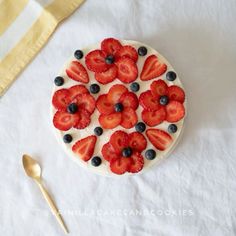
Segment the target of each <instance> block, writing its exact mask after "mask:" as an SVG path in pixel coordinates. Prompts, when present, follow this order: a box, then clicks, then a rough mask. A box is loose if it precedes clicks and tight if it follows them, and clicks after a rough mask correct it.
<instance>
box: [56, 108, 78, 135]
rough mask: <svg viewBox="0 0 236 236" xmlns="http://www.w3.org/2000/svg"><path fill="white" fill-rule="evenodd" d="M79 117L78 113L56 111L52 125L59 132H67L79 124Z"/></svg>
mask: <svg viewBox="0 0 236 236" xmlns="http://www.w3.org/2000/svg"><path fill="white" fill-rule="evenodd" d="M79 119H80V116H79V114H78V113H76V114H70V113H68V112H65V111H57V112H56V113H55V115H54V117H53V124H54V126H55V127H56V128H57V129H59V130H63V131H66V130H69V129H70V128H72V127H73V126H74V125H76V124H77V123H78V122H79Z"/></svg>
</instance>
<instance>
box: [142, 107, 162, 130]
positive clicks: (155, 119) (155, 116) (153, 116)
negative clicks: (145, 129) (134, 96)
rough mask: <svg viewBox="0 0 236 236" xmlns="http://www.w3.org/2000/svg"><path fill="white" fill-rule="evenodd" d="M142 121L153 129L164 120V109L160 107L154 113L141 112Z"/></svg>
mask: <svg viewBox="0 0 236 236" xmlns="http://www.w3.org/2000/svg"><path fill="white" fill-rule="evenodd" d="M142 119H143V121H144V122H145V123H146V124H147V125H149V126H151V127H153V126H156V125H159V124H161V123H162V122H163V121H164V120H165V119H166V111H165V108H164V107H160V108H159V109H158V110H156V111H147V110H143V111H142Z"/></svg>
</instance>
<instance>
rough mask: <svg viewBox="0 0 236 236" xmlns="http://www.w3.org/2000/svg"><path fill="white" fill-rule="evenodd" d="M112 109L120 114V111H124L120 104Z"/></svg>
mask: <svg viewBox="0 0 236 236" xmlns="http://www.w3.org/2000/svg"><path fill="white" fill-rule="evenodd" d="M114 108H115V111H116V112H121V111H123V109H124V107H123V105H122V103H116V104H115V106H114Z"/></svg>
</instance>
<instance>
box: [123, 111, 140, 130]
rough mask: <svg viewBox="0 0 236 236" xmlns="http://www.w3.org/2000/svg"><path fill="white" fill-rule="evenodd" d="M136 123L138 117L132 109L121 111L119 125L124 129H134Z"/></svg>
mask: <svg viewBox="0 0 236 236" xmlns="http://www.w3.org/2000/svg"><path fill="white" fill-rule="evenodd" d="M137 121H138V116H137V114H136V112H135V110H134V109H132V108H130V107H127V108H125V109H124V110H123V111H122V119H121V123H120V125H121V126H122V127H124V128H126V129H130V128H132V127H134V125H135V124H136V123H137Z"/></svg>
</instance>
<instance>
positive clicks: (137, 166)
mask: <svg viewBox="0 0 236 236" xmlns="http://www.w3.org/2000/svg"><path fill="white" fill-rule="evenodd" d="M131 159H132V164H131V165H130V167H129V172H131V173H137V172H139V171H141V170H142V169H143V165H144V160H143V156H142V155H141V154H140V153H139V152H135V153H134V154H133V155H132V156H131Z"/></svg>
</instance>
